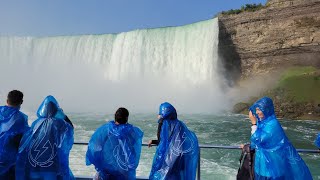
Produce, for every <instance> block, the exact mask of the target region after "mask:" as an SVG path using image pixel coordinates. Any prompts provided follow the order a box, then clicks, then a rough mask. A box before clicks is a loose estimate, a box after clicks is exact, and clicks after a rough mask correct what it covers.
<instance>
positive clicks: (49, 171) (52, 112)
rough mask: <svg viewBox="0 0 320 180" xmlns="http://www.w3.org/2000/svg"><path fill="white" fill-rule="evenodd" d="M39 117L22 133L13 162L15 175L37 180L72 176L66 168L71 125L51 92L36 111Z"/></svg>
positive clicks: (20, 177)
mask: <svg viewBox="0 0 320 180" xmlns="http://www.w3.org/2000/svg"><path fill="white" fill-rule="evenodd" d="M37 116H38V119H37V120H35V121H34V122H33V123H32V126H31V129H30V130H29V131H28V132H27V133H26V134H25V135H24V136H23V138H22V140H21V144H20V148H19V154H18V157H17V166H16V178H17V179H18V180H24V179H39V180H56V179H61V180H69V179H74V177H73V174H72V172H71V170H70V168H69V153H70V150H71V148H72V145H73V127H72V125H71V124H70V122H68V121H66V119H68V118H67V117H66V115H65V114H64V113H63V111H62V109H61V108H60V107H59V104H58V102H57V100H56V99H55V98H54V97H53V96H48V97H46V98H45V100H44V101H43V102H42V104H41V105H40V107H39V109H38V111H37Z"/></svg>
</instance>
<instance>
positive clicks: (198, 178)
mask: <svg viewBox="0 0 320 180" xmlns="http://www.w3.org/2000/svg"><path fill="white" fill-rule="evenodd" d="M200 151H201V148H200V147H199V157H198V174H197V180H200V174H201V173H200V171H201V169H200V158H201V156H200V155H201V153H200Z"/></svg>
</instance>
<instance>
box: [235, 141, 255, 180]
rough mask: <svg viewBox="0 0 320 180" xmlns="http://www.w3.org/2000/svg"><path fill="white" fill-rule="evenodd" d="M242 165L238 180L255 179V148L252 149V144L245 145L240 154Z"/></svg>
mask: <svg viewBox="0 0 320 180" xmlns="http://www.w3.org/2000/svg"><path fill="white" fill-rule="evenodd" d="M239 161H240V167H239V169H238V174H237V180H253V179H254V150H251V149H250V144H246V145H244V147H243V148H242V153H241V156H240V159H239Z"/></svg>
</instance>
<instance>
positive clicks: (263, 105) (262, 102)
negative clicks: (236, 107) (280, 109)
mask: <svg viewBox="0 0 320 180" xmlns="http://www.w3.org/2000/svg"><path fill="white" fill-rule="evenodd" d="M256 108H259V109H260V110H261V111H262V112H263V115H264V117H265V119H268V118H269V117H271V116H275V112H274V106H273V102H272V99H271V98H269V97H263V98H261V99H259V100H258V101H256V102H255V103H254V104H253V105H252V106H251V107H250V108H249V110H250V111H251V112H252V114H253V115H254V116H256V118H257V119H258V120H259V121H261V120H262V119H259V117H258V115H257V113H256Z"/></svg>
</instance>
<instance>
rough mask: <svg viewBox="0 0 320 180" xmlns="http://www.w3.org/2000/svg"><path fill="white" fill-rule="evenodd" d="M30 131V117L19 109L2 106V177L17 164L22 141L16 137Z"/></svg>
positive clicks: (0, 121)
mask: <svg viewBox="0 0 320 180" xmlns="http://www.w3.org/2000/svg"><path fill="white" fill-rule="evenodd" d="M28 129H29V126H28V117H27V116H26V115H25V114H23V113H22V112H20V111H19V108H16V107H9V106H0V175H3V174H4V173H6V172H7V171H8V170H9V168H10V167H11V166H13V165H14V164H15V163H16V158H17V153H18V147H19V140H20V138H19V139H16V137H17V136H22V135H23V134H24V133H25V132H26V131H27V130H28ZM16 141H17V142H16Z"/></svg>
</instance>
